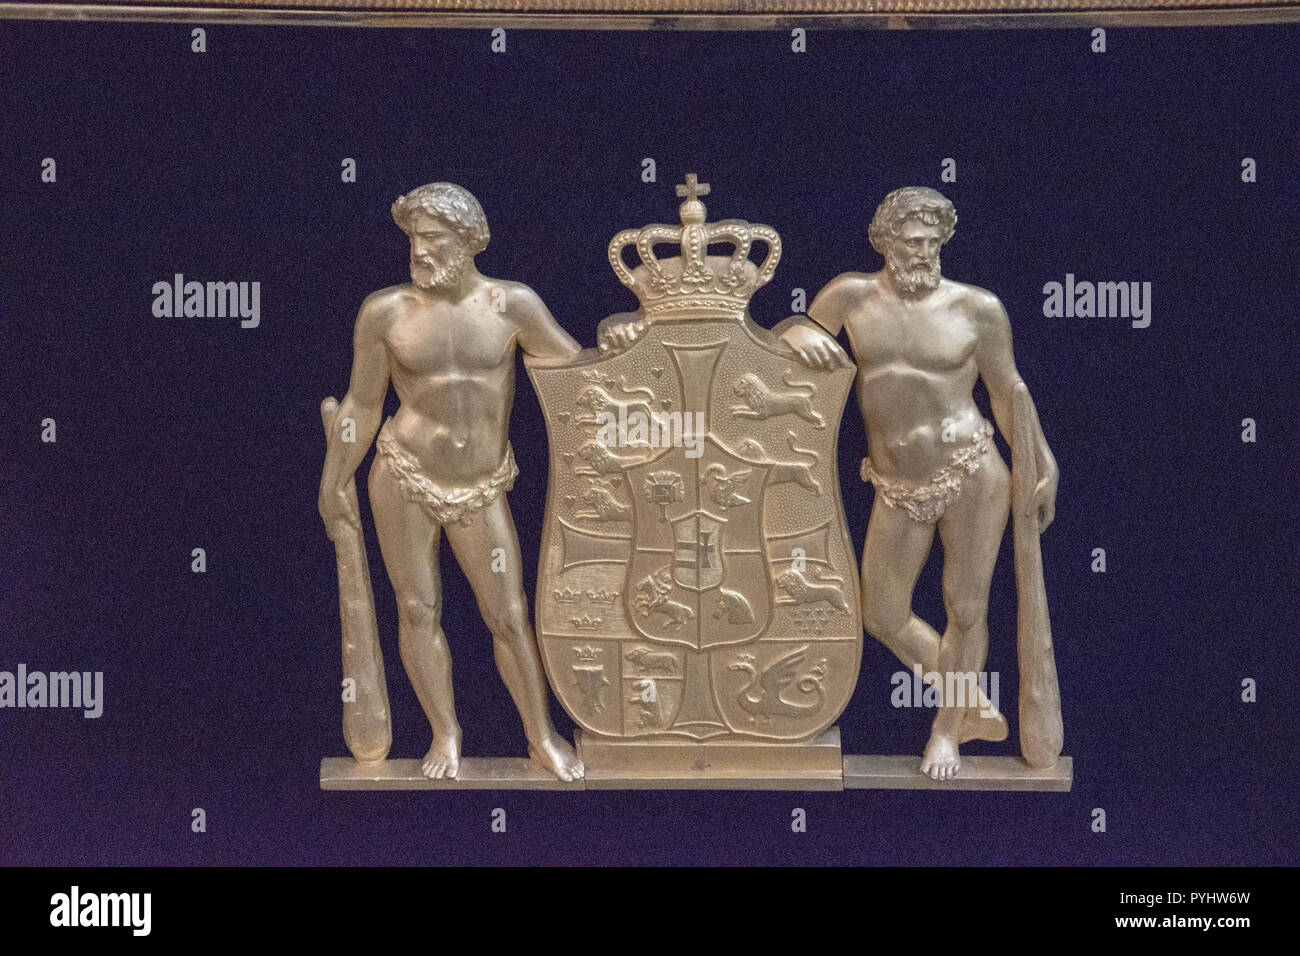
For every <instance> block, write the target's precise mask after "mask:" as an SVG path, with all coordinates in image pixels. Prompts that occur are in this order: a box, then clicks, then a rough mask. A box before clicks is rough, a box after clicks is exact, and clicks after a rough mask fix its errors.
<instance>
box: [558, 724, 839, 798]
mask: <svg viewBox="0 0 1300 956" xmlns="http://www.w3.org/2000/svg"><path fill="white" fill-rule="evenodd" d="M578 754H579V756H580V757H582V763H583V766H584V767H585V768H586V771H587V777H586V781H585V783H586V787H587V789H588V790H843V789H844V760H843V756H842V755H841V753H840V730H839V728H838V727H832V728H830V729H829V730H826V731H823V732H822V733H821V734H820V735H819V736H817V737H815V738H813V739H812V740H809V741H804V742H803V743H766V742H759V741H752V740H739V741H737V740H729V741H703V742H698V743H697V742H694V741H689V740H612V739H609V738H602V737H596V736H594V735H591V734H583V733H581V731H579V733H578Z"/></svg>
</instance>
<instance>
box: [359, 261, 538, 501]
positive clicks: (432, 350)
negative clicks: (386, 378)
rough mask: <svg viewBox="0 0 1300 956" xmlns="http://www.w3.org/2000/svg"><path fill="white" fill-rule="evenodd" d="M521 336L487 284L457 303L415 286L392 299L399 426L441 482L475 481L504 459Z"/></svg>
mask: <svg viewBox="0 0 1300 956" xmlns="http://www.w3.org/2000/svg"><path fill="white" fill-rule="evenodd" d="M517 338H518V328H517V325H516V323H515V322H514V321H513V320H512V319H511V317H510V316H509V315H508V314H507V313H502V312H498V311H496V310H494V309H493V308H492V302H491V288H490V286H489V284H488V283H487V282H485V283H483V286H482V288H480V289H479V290H476V291H475V292H474V293H472V294H471V295H469V296H467V297H466V298H464V299H462V300H461V301H460V302H456V303H451V302H446V301H438V300H436V299H434V298H432V297H430V296H426V295H423V294H421V293H419V292H418V291H416V290H411V291H409V292H407V293H406V294H403V295H400V296H398V297H397V299H396V301H395V302H394V303H393V313H392V318H391V321H390V323H389V325H388V328H387V331H386V334H385V336H384V344H385V346H386V347H387V350H388V357H389V374H390V376H391V379H392V383H393V388H394V390H396V392H397V397H398V398H399V399H400V400H401V407H400V408H399V409H398V412H397V415H396V416H395V417H394V419H393V428H394V429H395V431H396V437H397V440H398V441H399V442H401V443H402V445H403V446H404V447H405V448H406V449H407V450H408V451H409V452H410V453H411V454H413V455H414V456H415V457H416V458H417V459H418V460H419V461H420V463H421V464H422V466H423V469H424V472H425V474H426V475H428V476H429V477H430V478H431V479H433V480H434V481H436V482H439V483H440V484H442V483H445V484H447V485H448V486H453V485H461V486H463V485H467V484H471V483H473V482H474V481H476V480H477V479H479V478H482V477H483V476H485V475H488V474H490V473H491V472H493V471H494V470H495V469H496V468H497V467H498V466H499V465H500V464H501V460H502V458H503V457H504V456H505V450H506V441H507V439H508V437H509V432H510V409H511V407H512V405H513V404H514V397H515V360H514V355H515V343H516V339H517Z"/></svg>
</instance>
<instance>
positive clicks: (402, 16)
mask: <svg viewBox="0 0 1300 956" xmlns="http://www.w3.org/2000/svg"><path fill="white" fill-rule="evenodd" d="M0 19H24V20H42V19H44V20H80V21H137V22H159V23H203V24H222V23H233V24H268V25H281V26H289V25H299V26H349V27H461V28H478V29H482V28H491V27H512V28H532V29H552V30H619V29H628V30H765V29H777V28H790V27H794V26H805V27H811V28H815V29H828V28H850V29H853V28H856V29H892V30H900V29H901V30H906V29H1010V28H1040V29H1041V28H1050V27H1059V28H1067V27H1068V28H1078V27H1084V26H1089V27H1093V26H1116V27H1126V26H1128V27H1137V26H1227V25H1236V26H1245V25H1252V24H1267V23H1294V22H1300V0H342V2H339V0H206V2H204V3H200V4H196V3H191V2H184V0H153V2H143V3H142V2H139V0H121V2H119V0H98V2H89V3H87V2H54V3H13V2H9V0H0Z"/></svg>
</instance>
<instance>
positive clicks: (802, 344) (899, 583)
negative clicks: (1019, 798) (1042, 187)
mask: <svg viewBox="0 0 1300 956" xmlns="http://www.w3.org/2000/svg"><path fill="white" fill-rule="evenodd" d="M956 224H957V214H956V211H955V210H954V209H953V206H952V203H950V202H949V201H948V200H947V199H945V198H944V197H943V196H942V195H940V194H939V193H938V192H936V191H935V190H933V189H926V188H922V187H907V188H904V189H897V190H895V191H894V192H891V193H890V194H889V195H888V196H886V197H885V199H884V201H883V202H881V204H880V206H879V207H878V208H877V209H876V213H875V217H874V218H873V219H872V222H871V227H870V239H871V245H872V246H873V247H874V248H875V250H876V251H877V252H879V253H880V254H881V255H882V256H884V259H885V268H884V269H883V270H881V271H879V272H874V273H870V274H864V273H858V272H848V273H844V274H843V275H840V276H838V277H836V278H835V279H833V280H832V281H831V282H830V283H829V284H828V285H827V286H826V287H825V288H823V289H822V290H821V291H820V292H819V293H818V294H817V297H816V299H814V301H813V303H812V305H811V306H810V307H809V309H808V318H809V319H811V320H812V322H811V323H810V322H807V321H805V320H803V319H802V317H794V318H793V319H792V320H787V322H791V321H793V324H791V325H789V327H788V328H787V329H786V330H785V331H784V333H783V334H782V340H783V341H785V342H786V344H787V345H789V346H790V347H791V348H792V349H794V351H795V353H796V354H797V355H798V356H799V357H800V359H801V360H802V361H804V362H805V363H807V364H809V365H811V366H813V367H817V368H826V367H831V366H832V365H834V364H835V363H836V362H839V361H842V359H841V358H840V357H839V356H840V355H841V354H842V353H840V352H839V350H838V349H837V348H836V347H835V343H834V342H833V341H831V340H829V339H828V338H827V333H829V334H830V335H831V336H835V335H837V334H838V333H839V331H840V330H841V329H844V330H845V331H847V333H848V337H849V343H850V345H851V347H852V350H853V355H854V359H855V360H856V363H857V366H858V379H857V380H858V401H859V403H860V404H861V408H862V417H863V420H864V421H865V422H866V427H867V441H868V450H869V452H870V457H869V458H866V459H864V460H863V462H862V478H863V480H864V481H870V482H872V483H873V484H874V485H875V489H876V500H875V503H874V505H873V507H872V510H871V518H870V520H869V522H868V527H867V538H866V543H865V545H864V547H863V552H862V616H863V622H864V624H865V627H866V629H867V631H868V633H870V634H871V635H872V636H873V637H874V638H876V639H877V640H879V641H880V642H881V643H883V644H884V645H885V646H886V647H888V648H889V649H890V650H891V651H892V652H893V653H894V654H895V655H897V657H898V658H899V660H901V661H902V662H903V663H904V664H905V665H907V667H908V668H909V669H912V668H914V667H917V666H920V667H921V668H922V670H923V671H924V672H926V673H937V674H938V675H940V677H941V678H942V677H943V676H944V675H950V674H959V675H966V674H975V673H978V672H980V671H982V669H983V667H984V663H985V658H986V656H987V653H988V602H989V587H990V583H991V580H992V576H993V568H994V564H995V562H996V560H997V555H998V550H999V547H1000V545H1001V541H1002V535H1003V532H1004V530H1005V528H1006V523H1007V515H1008V510H1009V505H1010V485H1011V482H1010V474H1009V472H1008V469H1007V466H1006V464H1005V463H1004V462H1003V460H1002V456H1001V455H1000V454H999V453H998V450H997V448H996V447H995V446H994V444H993V441H992V437H993V426H992V425H991V424H990V423H989V422H988V421H986V420H985V419H984V417H983V415H982V414H981V413H980V410H979V408H978V407H977V406H976V404H975V400H974V397H973V394H972V389H973V388H974V385H975V381H976V379H977V378H982V379H983V381H984V384H985V386H986V387H987V389H988V393H989V399H990V402H991V404H992V409H993V417H994V418H995V419H996V421H997V424H998V427H999V428H1000V429H1001V431H1002V433H1003V435H1004V436H1006V437H1008V438H1009V436H1010V435H1011V434H1012V405H1013V392H1014V391H1015V390H1016V388H1017V386H1021V385H1022V382H1021V378H1020V374H1019V372H1017V371H1016V365H1015V359H1014V357H1013V354H1012V348H1011V326H1010V323H1009V321H1008V318H1007V314H1006V311H1005V310H1004V309H1003V307H1002V303H1001V302H999V301H998V299H997V297H996V296H995V295H993V294H992V293H991V292H988V291H985V290H984V289H980V288H976V287H975V286H970V285H964V284H962V283H960V282H953V281H951V280H949V279H944V278H942V276H941V273H940V269H939V250H940V247H942V246H943V244H944V243H946V242H947V241H948V240H949V239H951V238H952V235H953V231H954V230H955V228H956ZM813 323H815V325H814V324H813ZM1025 401H1026V404H1027V405H1028V407H1029V408H1030V409H1032V404H1030V403H1029V402H1028V399H1027V396H1026V398H1025ZM1029 418H1030V420H1031V421H1032V432H1031V434H1032V439H1031V444H1032V446H1033V448H1032V454H1031V457H1032V459H1033V460H1034V462H1035V465H1036V474H1037V476H1038V482H1037V484H1036V486H1035V487H1034V491H1033V513H1034V515H1035V516H1036V519H1037V524H1038V531H1039V533H1041V532H1042V531H1043V530H1045V529H1046V528H1047V526H1048V525H1049V524H1050V523H1051V521H1052V518H1053V514H1054V510H1055V502H1056V489H1057V466H1056V460H1055V459H1054V458H1053V456H1052V452H1051V450H1050V449H1049V448H1048V446H1047V441H1046V440H1045V439H1044V438H1043V434H1042V430H1041V428H1039V426H1038V421H1037V414H1036V413H1033V414H1031V415H1030V416H1029ZM1019 454H1020V452H1019V451H1017V455H1019ZM936 529H937V530H938V532H939V537H940V539H941V540H942V542H943V555H944V566H943V599H944V608H945V610H946V611H947V618H948V620H947V627H946V629H945V630H944V633H943V635H942V636H940V635H939V634H938V633H937V632H936V631H935V630H934V629H933V628H932V627H931V626H930V625H929V624H927V623H926V622H925V621H923V620H921V619H920V618H919V617H917V616H916V615H915V614H913V613H912V591H913V588H914V587H915V585H916V580H917V576H918V575H919V574H920V571H921V568H922V566H923V565H924V564H925V560H926V558H927V556H928V555H929V553H930V549H931V547H932V544H933V541H934V534H935V531H936ZM950 686H951V684H950ZM1006 736H1007V724H1006V720H1005V718H1003V717H1002V715H1001V714H999V713H998V712H997V710H996V709H995V708H993V706H992V705H991V704H990V703H989V702H988V701H987V700H986V699H985V698H984V697H983V695H982V694H981V695H980V696H979V700H978V701H977V702H973V703H972V702H967V703H965V704H963V702H961V701H956V700H951V699H942V700H941V704H940V709H939V712H938V714H937V715H936V716H935V718H934V722H933V725H932V727H931V733H930V739H929V742H928V743H927V745H926V748H925V754H924V756H923V758H922V762H921V768H920V769H921V772H922V773H926V774H929V775H930V776H931V777H932V778H933V779H935V780H947V779H951V778H952V777H954V776H956V775H957V773H958V772H959V770H960V767H961V759H960V755H959V751H958V746H959V744H960V743H964V742H965V741H967V740H973V739H983V740H1002V739H1005V737H1006Z"/></svg>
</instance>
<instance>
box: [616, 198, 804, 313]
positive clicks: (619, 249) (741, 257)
mask: <svg viewBox="0 0 1300 956" xmlns="http://www.w3.org/2000/svg"><path fill="white" fill-rule="evenodd" d="M708 192H709V184H708V183H702V182H699V181H698V178H697V177H696V175H695V173H691V174H690V175H688V176H687V177H686V182H685V183H684V184H683V185H680V186H678V187H677V195H679V196H682V197H683V198H684V199H685V202H683V203H682V205H681V210H680V212H681V217H682V224H681V225H680V226H668V225H661V224H655V225H650V226H646V227H644V228H643V229H624V230H623V231H622V232H620V233H619V234H618V235H617V236H615V237H614V238H613V239H611V240H610V243H609V264H610V265H611V266H612V267H613V268H614V273H615V274H616V275H617V276H618V281H619V282H621V283H623V284H624V285H625V286H627V287H628V288H629V289H631V290H632V291H633V292H635V293H636V296H637V298H638V299H640V300H641V310H642V312H643V313H644V314H645V317H646V319H647V320H649V321H656V320H662V319H671V318H674V317H682V318H686V317H690V318H740V317H741V316H742V315H744V314H745V309H746V307H747V306H748V305H749V299H750V297H751V296H752V295H753V294H754V293H755V292H757V291H758V290H759V289H760V288H762V287H763V286H764V285H766V284H767V283H768V282H769V281H771V278H772V274H773V273H774V272H776V264H777V262H778V261H779V260H780V258H781V237H780V236H778V235H777V233H776V230H775V229H773V228H772V227H771V226H763V225H757V224H753V223H748V222H745V220H743V219H723V220H721V221H720V222H706V221H705V215H706V212H705V209H704V203H702V202H700V198H699V197H700V196H703V195H706V194H707V193H708ZM755 242H762V243H764V244H765V245H766V246H767V258H766V259H764V260H763V263H762V265H757V264H755V263H754V262H752V261H751V260H750V258H749V250H750V248H751V247H752V246H753V244H754V243H755ZM668 243H672V244H674V245H679V246H680V247H681V254H680V255H676V256H672V257H671V258H667V259H660V258H658V257H657V256H656V255H655V251H654V250H655V246H658V245H666V244H668ZM721 243H727V244H730V245H731V246H732V247H733V249H732V253H731V255H729V256H726V255H714V256H711V255H709V246H710V245H715V244H721ZM628 246H636V251H637V253H638V254H639V255H640V256H641V264H640V265H638V266H636V267H635V268H628V265H627V263H626V262H625V261H624V259H623V250H624V249H626V248H627V247H628Z"/></svg>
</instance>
